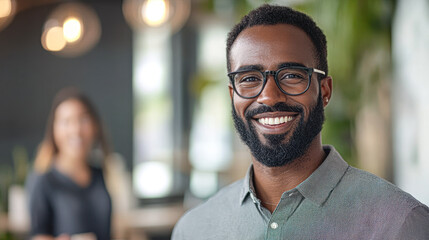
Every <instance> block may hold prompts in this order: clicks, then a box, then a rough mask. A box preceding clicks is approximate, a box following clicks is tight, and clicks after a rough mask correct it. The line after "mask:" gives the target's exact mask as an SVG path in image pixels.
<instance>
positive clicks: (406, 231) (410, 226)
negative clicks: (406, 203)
mask: <svg viewBox="0 0 429 240" xmlns="http://www.w3.org/2000/svg"><path fill="white" fill-rule="evenodd" d="M397 239H416V240H417V239H418V240H420V239H429V208H428V207H427V206H425V205H420V206H417V207H415V208H413V209H412V210H411V211H410V213H409V214H408V216H407V217H406V218H405V221H404V224H403V225H402V227H401V228H400V229H399V235H398V237H397Z"/></svg>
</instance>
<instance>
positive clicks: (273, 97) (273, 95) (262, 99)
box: [257, 74, 287, 106]
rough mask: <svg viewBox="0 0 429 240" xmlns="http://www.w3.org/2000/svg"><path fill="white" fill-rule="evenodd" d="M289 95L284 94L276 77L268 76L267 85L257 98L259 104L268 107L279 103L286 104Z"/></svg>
mask: <svg viewBox="0 0 429 240" xmlns="http://www.w3.org/2000/svg"><path fill="white" fill-rule="evenodd" d="M286 100H287V95H286V94H284V93H283V92H282V91H281V90H280V89H279V87H278V86H277V84H276V82H275V80H274V75H271V74H267V83H266V84H265V87H264V89H262V92H261V94H259V96H258V98H257V102H258V103H261V104H265V105H268V106H274V105H275V104H276V103H279V102H286Z"/></svg>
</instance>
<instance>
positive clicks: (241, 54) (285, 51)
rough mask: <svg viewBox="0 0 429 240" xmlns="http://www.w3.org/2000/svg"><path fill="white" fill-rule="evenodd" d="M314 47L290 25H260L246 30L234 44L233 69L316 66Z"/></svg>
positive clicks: (232, 50)
mask: <svg viewBox="0 0 429 240" xmlns="http://www.w3.org/2000/svg"><path fill="white" fill-rule="evenodd" d="M315 59H316V58H315V47H314V45H313V43H312V42H311V39H310V38H309V37H308V36H307V34H306V33H305V32H304V31H303V30H301V29H300V28H298V27H295V26H293V25H288V24H276V25H258V26H253V27H250V28H247V29H245V30H243V31H242V32H241V33H240V35H239V36H238V37H237V39H236V40H235V42H234V44H233V45H232V48H231V52H230V61H231V70H232V71H235V70H237V69H238V68H240V67H242V66H246V65H262V66H263V67H264V68H265V69H270V70H273V67H274V66H277V65H278V64H281V63H286V62H294V63H301V64H303V65H305V66H307V67H316V65H315V63H316V60H315Z"/></svg>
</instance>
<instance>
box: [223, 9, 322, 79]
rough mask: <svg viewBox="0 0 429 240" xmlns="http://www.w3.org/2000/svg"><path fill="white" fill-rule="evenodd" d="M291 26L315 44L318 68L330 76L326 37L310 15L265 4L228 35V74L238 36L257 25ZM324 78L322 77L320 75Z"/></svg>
mask: <svg viewBox="0 0 429 240" xmlns="http://www.w3.org/2000/svg"><path fill="white" fill-rule="evenodd" d="M275 24H289V25H293V26H296V27H298V28H300V29H302V30H303V31H304V32H305V33H306V34H307V35H308V37H309V38H310V39H311V41H312V42H313V44H314V47H315V50H316V58H317V59H316V60H317V64H318V66H317V68H319V69H320V70H322V71H325V73H326V75H327V74H328V60H327V49H326V36H325V34H323V32H322V30H321V29H320V28H319V27H318V26H317V25H316V23H315V22H314V21H313V19H311V17H309V16H308V15H306V14H304V13H302V12H298V11H295V10H293V9H291V8H289V7H284V6H276V5H269V4H264V5H262V6H260V7H258V8H256V9H254V10H252V11H251V12H249V13H248V14H247V15H246V16H244V17H243V18H242V19H241V21H240V22H239V23H237V24H236V25H235V26H234V27H233V28H232V29H231V31H230V32H229V33H228V39H227V41H226V62H227V68H228V72H230V71H231V61H230V58H229V54H230V51H231V47H232V44H234V42H235V40H236V39H237V37H238V35H239V34H240V33H241V32H242V31H243V30H244V29H246V28H250V27H253V26H257V25H275ZM319 76H320V78H319V79H321V78H323V76H322V75H319Z"/></svg>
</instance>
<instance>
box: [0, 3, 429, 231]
mask: <svg viewBox="0 0 429 240" xmlns="http://www.w3.org/2000/svg"><path fill="white" fill-rule="evenodd" d="M264 2H268V3H274V4H279V5H287V6H292V7H293V8H295V9H298V10H301V11H303V12H305V13H307V14H309V15H310V16H311V17H313V19H314V20H315V21H316V23H318V25H319V26H320V27H321V28H322V30H323V31H324V32H325V34H326V36H327V40H328V64H329V72H330V74H329V75H331V76H332V77H333V79H334V92H333V98H332V101H331V102H330V104H329V106H328V108H327V109H326V122H325V125H324V129H323V142H324V143H325V144H332V145H334V146H335V147H336V148H337V150H338V151H339V152H340V153H341V154H342V156H343V157H344V159H345V160H346V161H348V162H349V163H350V164H351V165H353V166H357V167H359V168H362V169H365V170H367V171H369V172H372V173H374V174H376V175H378V176H380V177H382V178H385V179H387V180H389V181H391V182H393V183H395V184H397V185H398V186H399V187H401V188H402V189H404V190H405V191H407V192H410V193H411V194H412V195H414V196H415V197H416V198H417V199H418V200H420V201H422V202H423V203H425V204H429V188H428V187H427V186H428V184H429V174H427V171H428V170H429V147H427V146H429V140H428V139H427V138H426V136H427V135H428V134H429V121H427V119H428V118H429V111H428V110H429V108H428V107H427V104H426V103H427V102H428V101H429V94H427V91H428V90H429V81H428V77H427V76H428V74H427V73H426V72H427V71H426V70H427V66H428V64H429V28H427V26H428V25H429V3H428V1H427V0H413V1H405V0H376V1H373V0H348V1H343V0H325V1H317V0H282V1H274V0H273V1H262V0H234V1H232V0H123V1H120V0H85V1H84V0H80V1H79V0H69V1H66V0H0V239H25V238H26V237H27V236H28V230H29V222H28V221H29V220H28V213H27V210H26V196H25V189H24V184H25V180H26V177H27V175H28V174H29V173H30V172H31V171H32V164H33V160H34V156H35V153H36V151H37V147H38V144H39V143H40V142H41V140H42V138H43V134H44V131H45V122H46V120H47V115H48V112H49V109H50V104H51V101H52V98H53V96H54V95H55V93H56V92H57V91H58V90H60V89H62V88H64V87H67V86H75V87H78V88H80V89H82V90H83V91H84V92H85V93H86V94H87V95H89V97H90V98H91V99H92V100H93V102H94V103H95V105H96V107H97V109H98V111H99V113H100V115H101V118H102V119H103V121H104V123H105V128H106V130H107V131H108V132H109V133H110V134H109V135H110V136H109V137H110V140H111V142H112V144H113V147H114V150H115V152H116V153H117V154H116V157H117V159H120V161H119V162H120V164H119V165H118V166H115V168H116V169H117V170H118V173H116V175H115V177H114V178H113V179H114V180H110V181H111V182H113V184H111V185H113V186H112V189H111V194H112V195H115V194H116V195H122V196H124V195H126V197H119V198H117V197H115V196H112V198H113V201H114V203H113V204H114V216H113V237H114V238H115V239H169V237H170V234H171V230H172V228H173V226H174V224H175V222H176V221H177V220H178V218H179V217H180V216H181V215H182V214H183V213H184V211H186V210H187V209H189V208H191V207H194V206H196V205H198V204H199V203H201V202H202V201H204V200H205V199H207V198H208V197H210V196H211V195H213V194H214V193H215V192H216V191H217V190H218V189H219V188H221V187H223V186H225V185H227V184H229V183H231V182H233V181H235V180H238V179H240V178H241V177H243V176H244V174H245V172H246V170H247V168H248V166H249V164H250V154H249V152H248V150H247V148H246V147H245V146H244V145H243V144H242V143H241V142H240V140H239V138H238V136H237V135H236V134H235V130H234V127H233V124H232V121H231V117H230V105H231V104H230V99H229V95H228V91H227V83H228V79H227V77H226V73H227V72H226V60H225V43H226V35H227V33H228V31H229V30H230V29H231V28H232V26H233V25H234V24H235V23H236V22H237V21H238V20H239V19H240V17H242V16H243V15H244V14H246V13H247V12H248V11H249V10H251V9H253V8H255V7H257V6H259V5H261V4H263V3H264ZM124 189H125V190H124Z"/></svg>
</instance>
